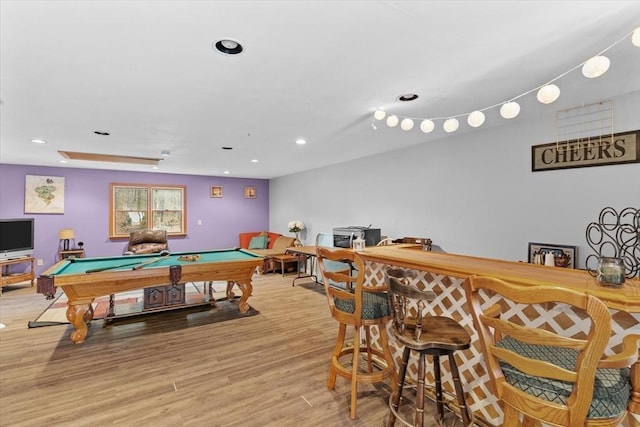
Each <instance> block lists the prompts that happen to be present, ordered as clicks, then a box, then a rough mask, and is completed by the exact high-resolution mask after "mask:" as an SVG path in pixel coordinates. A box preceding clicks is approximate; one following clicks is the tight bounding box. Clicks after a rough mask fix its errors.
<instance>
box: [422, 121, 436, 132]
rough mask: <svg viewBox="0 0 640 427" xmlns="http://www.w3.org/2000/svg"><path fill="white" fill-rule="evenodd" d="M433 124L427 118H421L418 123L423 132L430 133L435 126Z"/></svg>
mask: <svg viewBox="0 0 640 427" xmlns="http://www.w3.org/2000/svg"><path fill="white" fill-rule="evenodd" d="M435 126H436V125H435V124H434V123H433V122H432V121H431V120H429V119H426V120H423V121H422V123H420V130H421V131H422V132H424V133H430V132H432V131H433V129H434V128H435Z"/></svg>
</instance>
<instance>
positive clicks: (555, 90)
mask: <svg viewBox="0 0 640 427" xmlns="http://www.w3.org/2000/svg"><path fill="white" fill-rule="evenodd" d="M559 96H560V88H559V87H558V86H556V85H554V84H551V83H549V84H548V85H544V86H542V87H541V88H540V90H539V91H538V95H537V98H538V101H540V102H541V103H543V104H551V103H552V102H553V101H555V100H556V99H558V97H559Z"/></svg>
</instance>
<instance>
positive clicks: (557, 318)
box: [365, 261, 640, 426]
mask: <svg viewBox="0 0 640 427" xmlns="http://www.w3.org/2000/svg"><path fill="white" fill-rule="evenodd" d="M388 267H389V265H386V264H383V263H377V262H369V261H367V262H366V266H365V271H366V275H365V285H367V286H377V285H380V284H381V283H384V280H385V274H384V270H385V268H388ZM394 268H397V267H394ZM412 271H413V272H414V273H415V274H416V277H415V279H413V281H412V285H413V286H416V287H417V288H419V289H428V290H431V291H433V292H434V293H435V294H436V299H435V300H434V301H433V302H432V303H431V304H430V306H429V307H428V308H427V312H428V313H429V314H431V315H435V316H437V315H446V316H449V317H451V318H453V319H454V320H456V321H457V322H459V323H460V324H461V325H462V326H463V327H464V328H465V329H466V330H467V331H468V332H469V334H470V335H471V342H472V346H471V348H470V349H468V350H465V351H458V352H456V360H457V362H458V367H459V370H460V376H461V379H462V382H463V387H464V391H465V394H466V397H467V403H468V405H469V408H470V410H471V411H472V412H473V417H474V420H475V421H477V422H478V423H479V424H481V425H482V424H485V425H492V426H501V425H502V416H503V414H502V409H501V408H500V406H499V404H498V402H497V399H496V398H495V396H494V394H493V392H492V391H491V388H490V384H491V379H490V378H489V375H488V373H487V371H486V367H485V364H484V358H483V356H482V349H481V347H480V342H479V341H478V334H477V333H476V330H475V328H474V326H473V320H472V318H471V315H470V314H469V311H468V309H467V302H466V298H465V294H464V287H463V282H464V279H462V278H459V277H453V276H445V275H440V274H435V273H431V272H423V271H417V270H412ZM485 298H486V300H485V301H484V303H483V306H484V304H486V305H493V304H495V303H496V302H498V301H499V299H500V298H499V297H496V296H488V295H485ZM509 305H510V310H509V311H508V314H509V315H510V317H511V319H512V320H514V319H519V322H520V323H523V324H524V323H526V324H533V325H534V326H536V327H539V328H543V329H550V330H553V331H556V332H559V333H561V334H563V335H565V336H570V337H575V336H580V337H584V336H585V334H586V333H587V328H588V327H589V321H588V320H583V319H582V318H581V317H580V316H579V315H578V314H576V313H574V312H572V311H570V310H569V309H567V308H566V307H565V306H563V305H558V306H557V307H555V308H554V310H553V312H554V313H555V314H554V315H553V317H552V318H543V317H541V316H539V313H538V312H537V311H535V310H534V311H532V312H530V311H526V312H525V311H523V310H522V306H521V305H519V304H509ZM610 311H611V315H612V317H613V327H612V336H611V340H610V344H609V350H608V352H609V353H612V352H613V351H614V350H617V349H618V347H619V346H620V345H621V343H622V339H623V337H624V336H625V335H626V334H628V333H630V332H631V331H632V330H635V332H636V333H640V313H627V312H622V311H618V310H610ZM514 321H517V320H514ZM388 334H389V345H390V346H391V352H392V354H393V356H394V358H395V360H396V363H398V364H399V363H400V360H401V359H402V346H401V345H400V344H398V343H397V342H396V341H395V339H394V336H393V333H392V332H391V326H390V325H389V327H388ZM374 339H375V340H376V341H377V340H378V339H379V336H378V335H376V336H375V337H374ZM377 345H380V343H379V342H377ZM443 360H444V359H443ZM443 367H444V369H443V372H442V383H443V389H444V390H445V392H447V393H449V394H454V388H453V381H452V378H451V374H450V372H449V369H448V363H447V362H446V361H445V362H444V363H443ZM426 368H427V371H426V383H427V385H433V384H434V376H433V365H432V364H431V363H429V364H427V367H426ZM408 369H409V371H408V375H407V378H409V376H411V378H416V375H417V371H418V364H417V359H416V358H411V359H410V361H409V367H408Z"/></svg>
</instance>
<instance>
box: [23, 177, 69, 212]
mask: <svg viewBox="0 0 640 427" xmlns="http://www.w3.org/2000/svg"><path fill="white" fill-rule="evenodd" d="M24 213H41V214H63V213H64V177H62V176H38V175H26V179H25V187H24Z"/></svg>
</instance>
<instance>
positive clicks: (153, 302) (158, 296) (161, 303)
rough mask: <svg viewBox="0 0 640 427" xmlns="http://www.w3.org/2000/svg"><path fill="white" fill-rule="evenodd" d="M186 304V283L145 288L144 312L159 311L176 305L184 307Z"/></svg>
mask: <svg viewBox="0 0 640 427" xmlns="http://www.w3.org/2000/svg"><path fill="white" fill-rule="evenodd" d="M184 303H185V289H184V283H179V284H177V285H166V286H153V287H151V288H144V303H143V307H142V308H143V310H158V309H162V308H166V307H172V306H176V305H184Z"/></svg>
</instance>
